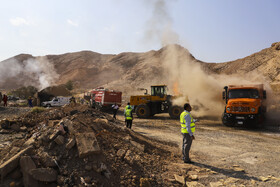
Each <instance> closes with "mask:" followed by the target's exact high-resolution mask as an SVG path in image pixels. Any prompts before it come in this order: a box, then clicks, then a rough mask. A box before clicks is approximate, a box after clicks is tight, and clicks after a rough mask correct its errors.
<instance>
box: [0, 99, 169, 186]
mask: <svg viewBox="0 0 280 187" xmlns="http://www.w3.org/2000/svg"><path fill="white" fill-rule="evenodd" d="M73 111H75V112H73ZM0 125H1V128H2V129H1V130H5V131H9V132H10V133H18V132H21V133H22V132H24V133H25V135H24V136H22V138H19V139H15V140H14V141H13V142H12V143H11V144H10V145H8V146H5V147H4V148H2V149H1V154H0V160H1V162H0V175H1V183H2V184H3V185H12V186H79V185H82V186H120V185H122V186H158V185H162V184H163V179H162V177H161V175H160V174H161V172H162V170H164V169H163V166H164V165H165V164H166V160H168V158H169V157H170V155H171V154H170V152H168V151H165V150H162V149H159V148H158V147H156V146H155V145H154V144H150V143H149V142H147V141H146V140H145V139H146V138H145V137H142V136H140V135H139V134H136V133H134V132H133V131H131V130H129V129H126V128H125V127H123V126H124V125H123V124H121V122H120V121H115V120H114V119H113V118H112V117H111V116H110V115H108V114H105V113H101V112H99V111H96V110H94V109H91V108H88V107H87V106H85V105H78V104H77V105H76V106H70V105H69V106H65V107H62V108H59V109H48V110H46V111H43V112H42V113H35V114H34V113H28V114H26V115H24V116H22V117H19V118H15V119H13V120H7V119H5V120H1V122H0ZM155 144H156V143H155Z"/></svg>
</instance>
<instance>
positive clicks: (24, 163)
mask: <svg viewBox="0 0 280 187" xmlns="http://www.w3.org/2000/svg"><path fill="white" fill-rule="evenodd" d="M20 167H21V171H22V174H23V184H24V186H38V182H37V181H36V180H35V179H33V177H32V176H31V173H30V171H31V170H32V169H36V165H35V163H34V162H33V160H32V158H31V157H30V156H22V157H21V158H20Z"/></svg>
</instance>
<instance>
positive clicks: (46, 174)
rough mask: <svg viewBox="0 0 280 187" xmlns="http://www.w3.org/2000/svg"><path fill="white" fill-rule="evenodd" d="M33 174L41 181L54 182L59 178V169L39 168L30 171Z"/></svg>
mask: <svg viewBox="0 0 280 187" xmlns="http://www.w3.org/2000/svg"><path fill="white" fill-rule="evenodd" d="M30 174H31V176H32V177H33V178H34V179H35V180H38V181H41V182H54V181H56V180H57V171H56V170H54V169H52V168H37V169H32V170H31V171H30Z"/></svg>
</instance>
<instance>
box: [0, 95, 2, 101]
mask: <svg viewBox="0 0 280 187" xmlns="http://www.w3.org/2000/svg"><path fill="white" fill-rule="evenodd" d="M1 102H2V93H1V92H0V104H1Z"/></svg>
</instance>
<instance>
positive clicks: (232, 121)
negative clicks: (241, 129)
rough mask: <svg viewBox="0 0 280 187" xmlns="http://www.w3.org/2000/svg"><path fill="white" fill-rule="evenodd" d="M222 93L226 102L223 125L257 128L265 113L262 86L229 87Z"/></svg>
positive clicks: (264, 97)
mask: <svg viewBox="0 0 280 187" xmlns="http://www.w3.org/2000/svg"><path fill="white" fill-rule="evenodd" d="M224 89H225V91H224V92H223V99H224V100H225V101H226V106H225V110H224V114H223V116H222V121H223V124H224V125H226V126H233V125H236V124H237V125H251V126H257V125H258V124H259V123H261V122H262V121H263V119H264V115H265V112H266V106H265V101H264V100H265V99H266V91H265V90H264V88H263V85H262V84H260V85H229V86H226V87H225V88H224Z"/></svg>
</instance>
